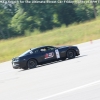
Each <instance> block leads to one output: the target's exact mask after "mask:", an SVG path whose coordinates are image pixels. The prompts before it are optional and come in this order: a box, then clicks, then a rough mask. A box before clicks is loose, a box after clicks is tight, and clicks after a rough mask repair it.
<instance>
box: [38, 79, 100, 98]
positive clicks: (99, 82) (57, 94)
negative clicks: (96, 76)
mask: <svg viewBox="0 0 100 100" xmlns="http://www.w3.org/2000/svg"><path fill="white" fill-rule="evenodd" d="M97 84H100V80H98V81H95V82H92V83H88V84H85V85H82V86H79V87H76V88H73V89H70V90H66V91H63V92H60V93H56V94H53V95H51V96H48V97H44V98H41V99H38V100H46V99H50V98H52V97H56V96H59V95H62V94H65V93H69V92H73V91H76V90H79V89H82V88H87V87H91V86H93V85H97Z"/></svg>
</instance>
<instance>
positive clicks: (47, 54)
mask: <svg viewBox="0 0 100 100" xmlns="http://www.w3.org/2000/svg"><path fill="white" fill-rule="evenodd" d="M52 57H54V53H53V52H51V53H46V54H45V57H44V59H48V58H52Z"/></svg>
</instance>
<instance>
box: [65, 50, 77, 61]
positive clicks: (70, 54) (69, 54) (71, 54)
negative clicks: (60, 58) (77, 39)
mask: <svg viewBox="0 0 100 100" xmlns="http://www.w3.org/2000/svg"><path fill="white" fill-rule="evenodd" d="M67 58H68V59H73V58H75V51H74V50H69V51H68V52H67Z"/></svg>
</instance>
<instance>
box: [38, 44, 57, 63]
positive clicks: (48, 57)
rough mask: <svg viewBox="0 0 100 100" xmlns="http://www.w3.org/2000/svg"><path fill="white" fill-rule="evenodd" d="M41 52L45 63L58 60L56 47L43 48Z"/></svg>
mask: <svg viewBox="0 0 100 100" xmlns="http://www.w3.org/2000/svg"><path fill="white" fill-rule="evenodd" d="M40 51H41V53H42V59H43V62H48V61H53V60H55V59H57V58H56V54H55V48H54V47H50V46H46V47H43V48H41V49H40Z"/></svg>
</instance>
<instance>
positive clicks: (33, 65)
mask: <svg viewBox="0 0 100 100" xmlns="http://www.w3.org/2000/svg"><path fill="white" fill-rule="evenodd" d="M27 66H28V68H29V69H32V68H36V66H37V61H36V60H34V59H30V60H29V61H28V63H27Z"/></svg>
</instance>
